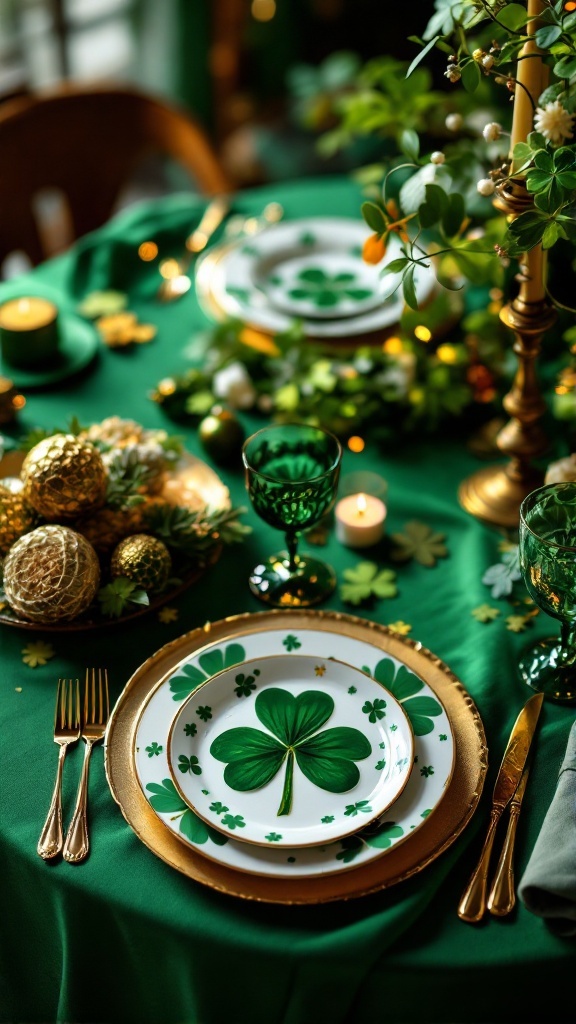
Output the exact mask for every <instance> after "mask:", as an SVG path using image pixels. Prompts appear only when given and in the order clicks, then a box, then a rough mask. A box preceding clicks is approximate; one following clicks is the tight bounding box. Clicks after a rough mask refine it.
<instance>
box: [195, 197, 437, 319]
mask: <svg viewBox="0 0 576 1024" xmlns="http://www.w3.org/2000/svg"><path fill="white" fill-rule="evenodd" d="M369 235H370V229H369V228H368V227H367V225H366V224H365V223H364V221H360V220H358V221H357V220H352V219H350V218H344V217H340V218H339V217H312V218H305V219H302V220H295V221H287V222H285V223H282V224H276V225H274V226H273V227H270V228H267V229H266V230H265V231H263V232H262V234H260V235H257V236H255V237H254V238H249V239H242V240H240V241H236V242H234V243H231V244H229V245H228V246H225V247H219V246H215V248H214V249H213V250H211V251H210V252H208V253H207V254H206V256H205V257H203V259H202V260H200V261H199V262H198V264H197V270H196V291H197V294H198V298H199V301H200V303H201V305H202V306H203V308H204V309H205V311H206V312H207V313H208V314H209V315H213V314H214V312H215V310H219V311H220V313H221V315H222V316H229V317H236V318H238V319H241V320H244V321H245V322H246V323H249V324H251V325H252V326H254V327H258V328H260V329H262V330H264V331H268V332H271V333H280V332H283V331H286V330H288V329H289V327H290V325H291V323H292V322H293V321H294V320H295V319H298V320H301V321H302V323H303V326H304V330H305V333H306V335H307V336H311V337H317V338H345V337H347V336H356V335H361V334H365V333H370V332H371V331H376V330H379V329H382V328H385V327H389V326H391V325H392V324H395V323H398V321H399V319H400V316H401V314H402V311H403V309H404V299H403V296H402V290H401V288H398V289H396V291H395V292H394V293H393V294H392V295H389V292H390V289H391V288H393V287H394V283H395V280H396V283H398V282H399V278H396V279H394V278H393V277H392V275H390V274H386V273H385V272H384V271H383V268H382V265H376V266H374V265H370V264H367V263H365V262H364V260H363V259H362V246H363V244H364V242H365V240H366V238H367V237H368V236H369ZM399 255H400V241H399V239H398V238H397V237H396V236H393V237H392V238H391V239H390V242H389V244H388V250H387V253H386V260H385V262H389V261H390V260H392V259H394V258H396V257H397V256H399ZM434 280H435V278H434V273H433V270H432V269H431V268H426V267H417V268H416V273H415V277H414V281H415V288H416V294H417V296H418V301H419V303H420V304H421V303H424V302H425V301H426V300H427V299H428V298H429V296H430V295H431V292H432V289H433V285H434Z"/></svg>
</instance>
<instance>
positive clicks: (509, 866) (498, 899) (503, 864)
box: [487, 763, 530, 917]
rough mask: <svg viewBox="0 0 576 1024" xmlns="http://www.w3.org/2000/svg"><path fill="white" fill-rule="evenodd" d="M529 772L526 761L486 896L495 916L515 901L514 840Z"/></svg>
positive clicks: (502, 914) (502, 915)
mask: <svg viewBox="0 0 576 1024" xmlns="http://www.w3.org/2000/svg"><path fill="white" fill-rule="evenodd" d="M529 774H530V764H529V763H527V764H526V767H525V769H524V771H523V772H522V778H521V779H520V782H519V783H518V789H517V790H516V792H515V793H514V796H513V797H512V802H511V804H510V817H509V819H508V828H507V829H506V838H505V839H504V845H503V847H502V853H501V854H500V859H499V861H498V867H497V868H496V874H495V875H494V881H493V882H492V889H491V890H490V895H489V896H488V904H487V906H488V910H489V911H490V913H491V914H495V915H496V916H497V917H504V916H505V914H509V913H510V911H511V910H512V908H513V906H514V904H515V903H516V893H515V891H514V842H515V839H516V827H517V825H518V818H519V817H520V808H521V806H522V800H523V797H524V791H525V789H526V783H527V782H528V776H529Z"/></svg>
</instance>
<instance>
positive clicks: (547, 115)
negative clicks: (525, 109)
mask: <svg viewBox="0 0 576 1024" xmlns="http://www.w3.org/2000/svg"><path fill="white" fill-rule="evenodd" d="M574 116H575V115H574V114H570V113H568V111H567V110H566V109H565V108H564V107H563V106H562V104H561V103H560V100H554V103H547V104H546V106H545V107H536V116H535V118H534V127H535V129H536V131H537V132H540V133H541V134H542V135H543V136H544V138H545V139H548V140H549V141H550V142H551V143H552V144H553V145H554V146H559V145H561V144H562V143H563V142H565V141H566V139H570V138H572V135H573V124H574Z"/></svg>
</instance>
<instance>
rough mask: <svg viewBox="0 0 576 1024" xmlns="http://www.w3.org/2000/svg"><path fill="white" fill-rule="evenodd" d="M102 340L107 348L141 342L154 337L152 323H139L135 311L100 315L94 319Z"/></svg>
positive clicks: (154, 329)
mask: <svg viewBox="0 0 576 1024" xmlns="http://www.w3.org/2000/svg"><path fill="white" fill-rule="evenodd" d="M96 326H97V327H98V330H99V331H100V334H101V336H102V340H103V342H104V343H105V344H106V345H108V347H109V348H125V347H126V345H132V344H134V343H136V344H143V343H145V342H148V341H152V339H153V338H155V337H156V334H157V328H156V327H155V326H154V324H141V323H139V322H138V318H137V316H136V314H135V313H129V312H125V313H116V314H114V315H111V316H102V317H100V318H99V319H98V320H97V321H96Z"/></svg>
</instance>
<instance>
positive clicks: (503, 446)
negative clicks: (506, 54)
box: [458, 0, 555, 529]
mask: <svg viewBox="0 0 576 1024" xmlns="http://www.w3.org/2000/svg"><path fill="white" fill-rule="evenodd" d="M543 6H544V4H543V0H528V8H527V11H528V16H529V17H530V19H531V20H530V22H529V24H528V29H527V34H528V36H529V39H528V40H527V42H526V44H525V45H524V47H523V49H522V52H521V54H520V59H519V60H518V70H517V75H516V82H517V85H516V89H515V93H514V115H513V121H512V133H511V150H510V159H511V158H512V151H513V149H514V146H515V145H516V143H517V142H525V141H526V139H527V137H528V135H529V133H530V132H531V131H532V130H533V120H534V109H535V107H536V102H537V100H538V97H539V95H540V93H541V92H542V91H543V89H544V88H545V85H546V74H547V68H546V67H545V65H544V64H543V62H542V59H541V57H540V52H539V50H538V47H537V46H536V43H535V40H534V38H533V37H534V33H535V31H536V29H537V27H538V16H539V14H540V13H541V12H542V9H543ZM495 205H496V206H497V208H498V209H500V210H502V211H503V212H504V213H505V214H506V215H507V216H509V217H517V216H519V214H521V213H523V212H524V211H525V210H528V209H530V208H531V207H532V198H531V196H530V194H529V193H528V191H527V190H526V186H525V182H524V180H523V179H521V178H516V179H515V178H512V179H511V180H508V181H506V182H505V183H504V184H503V186H501V187H500V188H499V189H498V197H497V199H496V202H495ZM545 273H546V271H545V256H544V253H543V251H542V246H541V245H538V246H536V247H535V248H533V249H531V250H530V251H529V252H527V253H525V254H524V256H523V257H522V259H521V261H520V272H519V273H518V275H517V277H516V280H517V281H518V284H519V288H518V294H517V296H516V298H515V299H513V300H512V301H511V302H509V303H508V304H507V305H506V306H504V308H503V309H502V310H501V313H500V319H501V320H502V322H503V323H504V324H506V326H507V327H510V328H511V329H512V330H513V331H514V334H515V340H514V345H513V350H514V352H515V354H516V356H517V357H518V369H517V372H516V376H515V378H514V381H513V384H512V387H511V389H510V391H509V392H508V394H507V395H506V396H505V398H504V401H503V405H504V409H505V410H506V412H507V413H509V415H510V416H511V419H510V420H509V422H508V423H507V424H506V425H505V426H504V427H503V429H502V430H501V431H500V433H499V434H498V437H497V439H496V443H497V445H498V448H499V449H500V451H501V452H502V453H503V454H504V455H508V456H509V458H510V461H509V462H508V464H507V465H505V466H488V467H486V468H484V469H481V470H479V472H477V473H474V474H472V476H470V477H468V479H466V480H464V481H463V482H462V484H461V485H460V489H459V492H458V496H459V499H460V503H461V504H462V506H463V507H464V508H465V509H466V510H467V511H468V512H470V513H471V514H472V515H474V516H476V517H477V518H478V519H482V520H484V521H485V522H488V523H491V524H492V525H494V526H501V527H504V528H509V529H513V528H515V527H516V526H518V521H519V509H520V505H521V503H522V501H523V499H524V498H525V497H526V495H527V494H529V493H530V491H532V490H534V489H535V488H536V487H538V486H540V484H541V483H542V482H543V472H542V471H541V470H540V469H538V468H537V467H536V466H534V465H533V462H532V460H533V459H535V458H537V457H538V456H541V455H543V454H544V453H545V452H546V450H547V448H548V440H547V438H546V435H545V433H544V431H543V429H542V427H541V423H540V421H541V419H542V416H543V414H544V412H545V409H546V405H545V402H544V400H543V398H542V396H541V393H540V390H539V387H538V381H537V376H536V366H535V363H536V358H537V356H538V354H539V352H540V343H541V340H542V336H543V335H544V333H545V332H546V331H547V330H548V329H549V328H550V327H551V326H552V324H553V323H554V321H555V313H554V310H553V309H552V307H551V306H550V304H549V302H548V301H547V299H546V289H545Z"/></svg>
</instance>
